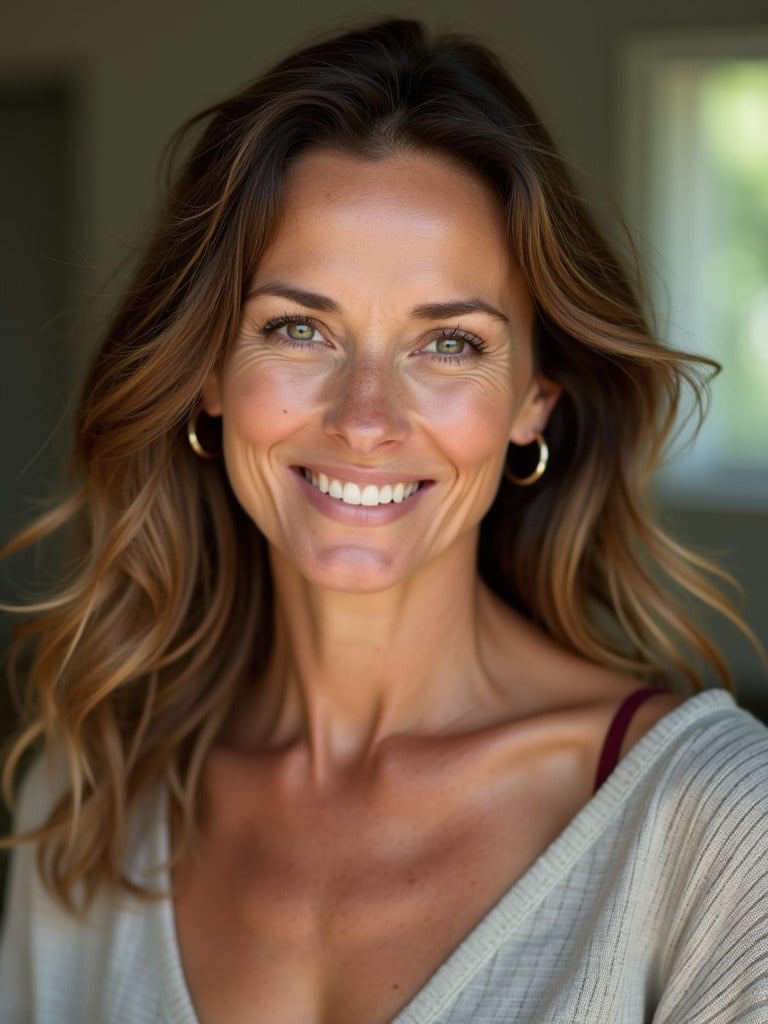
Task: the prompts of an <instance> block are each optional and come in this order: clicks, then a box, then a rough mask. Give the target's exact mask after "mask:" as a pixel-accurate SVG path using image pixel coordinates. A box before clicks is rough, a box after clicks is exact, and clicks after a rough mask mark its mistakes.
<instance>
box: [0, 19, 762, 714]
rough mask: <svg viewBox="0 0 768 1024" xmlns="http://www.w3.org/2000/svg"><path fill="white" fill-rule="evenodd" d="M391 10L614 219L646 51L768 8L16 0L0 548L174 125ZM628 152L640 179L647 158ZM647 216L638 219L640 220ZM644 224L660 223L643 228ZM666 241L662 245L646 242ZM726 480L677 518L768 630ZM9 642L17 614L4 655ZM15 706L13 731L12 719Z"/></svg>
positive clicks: (0, 184)
mask: <svg viewBox="0 0 768 1024" xmlns="http://www.w3.org/2000/svg"><path fill="white" fill-rule="evenodd" d="M383 14H388V15H389V14H392V15H406V16H416V17H420V18H422V19H423V20H425V21H426V22H427V23H428V24H429V25H430V26H432V27H433V28H438V29H455V30H461V31H467V32H470V33H472V34H474V35H475V36H477V37H479V38H480V39H481V40H483V41H485V42H487V43H489V44H491V45H492V46H493V47H494V48H496V50H497V51H498V52H499V53H500V54H501V56H502V57H503V58H504V59H505V60H506V61H507V63H508V64H509V66H510V67H511V69H512V70H513V73H514V74H515V75H516V77H517V79H518V81H519V82H520V84H521V85H522V87H523V89H524V90H525V91H527V92H528V94H529V95H530V97H531V98H532V100H533V101H534V104H535V105H536V106H537V107H538V108H539V110H540V112H541V114H542V116H543V118H544V120H545V121H546V122H547V123H548V125H549V126H550V128H551V130H552V132H553V134H554V136H555V138H556V140H557V141H558V142H559V143H560V145H561V147H562V148H563V150H564V151H565V153H566V154H567V155H568V157H569V158H570V160H571V162H572V164H573V165H574V167H575V169H576V173H577V175H578V178H579V180H580V182H581V183H582V185H583V187H584V188H585V189H586V191H587V192H588V194H589V196H590V197H591V199H592V201H593V203H594V206H595V210H596V212H597V215H598V217H600V218H603V219H609V218H610V217H611V216H612V215H613V208H614V205H615V204H617V203H618V204H621V203H622V201H623V197H626V196H627V195H628V193H627V189H626V181H627V174H628V171H627V166H626V164H627V153H628V152H630V151H631V148H632V147H631V142H632V139H633V138H635V137H638V138H639V136H638V135H637V132H639V130H640V125H639V123H638V125H637V126H636V125H635V123H634V117H635V114H634V112H633V110H634V108H632V106H631V105H628V103H627V101H626V88H625V86H626V55H627V53H628V52H631V51H632V47H633V45H634V44H635V43H636V42H637V41H638V40H640V41H641V42H642V40H644V39H653V38H657V37H660V38H662V39H672V40H675V39H685V38H687V36H688V35H690V34H692V33H693V34H698V36H702V35H703V36H704V37H706V38H707V39H709V40H710V42H711V43H713V45H714V48H715V50H717V45H718V40H719V39H721V38H722V39H725V38H730V37H734V36H735V37H737V38H752V39H753V40H754V39H763V40H765V39H766V38H767V37H768V35H767V33H766V30H767V29H768V14H767V13H766V8H765V3H764V0H728V2H727V3H726V2H724V0H622V2H621V3H617V2H616V0H582V2H581V3H565V2H558V0H536V2H530V0H504V2H500V0H497V2H495V0H474V2H473V3H472V4H466V3H464V2H459V0H411V2H410V3H408V4H405V3H402V2H400V3H397V2H392V3H390V4H388V5H387V6H386V7H385V8H382V6H381V3H380V2H376V3H375V4H374V3H370V2H359V3H356V4H351V3H348V2H346V0H321V2H315V3H312V4H310V3H308V2H307V0H282V2H281V3H269V4H267V3H264V2H261V3H259V2H255V3H254V2H251V3H245V2H244V0H217V3H216V4H213V3H196V2H195V0H184V2H182V0H132V3H130V4H124V3H121V4H118V3H114V2H112V0H69V2H68V3H67V4H61V3H60V2H58V0H24V2H23V3H22V2H21V0H15V2H12V4H11V6H10V7H8V6H7V5H6V7H5V10H4V12H3V16H2V31H0V146H2V150H3V157H2V161H0V202H1V203H2V221H1V223H2V235H0V255H1V258H2V305H0V389H1V390H0V437H2V441H3V443H2V444H0V481H1V484H0V486H2V489H3V491H2V493H3V500H2V507H1V508H0V539H7V537H8V536H9V535H10V534H11V532H12V531H13V530H14V529H15V528H16V527H17V526H18V525H19V524H20V523H21V522H22V521H24V519H25V518H27V517H28V516H29V514H30V512H31V511H32V510H33V509H34V508H35V507H36V503H39V500H40V497H41V495H42V494H44V493H46V492H47V491H49V490H50V487H51V484H52V483H53V482H55V481H56V480H58V479H60V478H61V476H62V467H63V465H64V461H65V458H66V455H65V453H66V451H67V448H68V442H69V434H68V419H67V417H68V410H69V408H70V407H71V402H72V396H73V394H74V393H75V392H76V388H77V380H78V377H79V374H80V373H81V370H82V366H83V363H84V360H85V358H86V357H87V354H88V352H89V350H90V349H91V347H92V345H93V344H94V341H95V339H96V336H97V334H98V330H99V327H100V325H101V324H102V322H103V320H104V317H105V315H106V313H107V311H108V310H109V308H110V306H111V304H112V301H113V297H114V295H115V294H117V292H118V291H119V286H120V280H121V273H122V271H121V270H120V269H119V268H120V267H121V266H123V265H124V264H125V261H126V260H128V259H129V258H130V255H131V253H132V252H133V251H134V249H135V247H136V246H137V245H138V244H139V243H140V242H141V240H142V238H143V237H144V235H145V232H146V229H147V226H148V224H149V222H150V220H151V216H152V211H153V209H154V208H155V205H156V201H157V198H158V196H159V194H160V191H161V179H160V176H159V174H158V171H157V168H158V165H159V162H160V158H161V154H162V151H163V147H164V145H165V143H166V141H167V140H168V138H169V136H170V134H171V133H172V131H173V130H174V129H175V128H176V127H177V125H178V124H179V123H180V122H181V121H182V120H183V119H184V118H186V117H188V116H189V115H191V114H193V113H194V112H196V111H197V110H198V109H199V108H201V107H202V106H204V105H206V104H208V103H210V102H212V101H213V100H215V99H217V98H219V97H221V96H222V95H224V94H226V93H227V92H229V91H230V90H232V89H234V88H235V87H237V86H239V85H240V84H242V83H244V82H245V81H247V80H248V79H250V78H251V77H253V76H254V75H255V74H257V73H258V72H259V71H260V70H261V69H263V68H265V67H266V66H267V65H269V64H270V63H271V62H273V61H274V60H275V59H276V58H278V57H279V56H280V55H282V54H283V53H284V52H286V51H288V50H290V49H292V48H294V47H295V46H296V45H297V44H300V43H303V42H306V41H308V40H311V39H312V38H314V37H315V36H316V35H318V34H319V33H328V32H331V31H334V30H336V29H341V28H343V27H345V26H347V25H350V24H354V23H359V22H361V21H365V20H369V19H371V18H373V17H377V16H380V15H383ZM763 56H764V58H765V59H766V60H768V53H764V54H763ZM636 127H637V132H636V130H635V129H636ZM766 134H767V135H768V133H766ZM628 138H629V140H630V147H629V150H628V148H627V145H626V140H627V139H628ZM636 149H637V147H635V150H636ZM631 159H632V160H633V161H634V163H635V165H636V166H635V168H634V169H635V171H636V172H637V173H638V174H640V176H641V178H642V177H643V175H644V171H643V167H644V164H643V160H644V156H643V154H642V152H641V153H640V155H639V156H637V155H636V157H635V158H631ZM630 170H632V168H630ZM631 212H632V211H631ZM638 216H639V217H640V219H641V220H642V211H641V212H640V214H638ZM630 219H631V218H630ZM636 226H637V227H639V228H640V229H641V231H643V232H645V231H646V230H647V225H646V224H645V223H640V224H637V225H636ZM654 246H655V243H654V241H653V239H651V245H650V246H648V247H647V248H646V252H647V253H651V254H652V253H653V252H654ZM652 262H653V259H652V258H651V263H652ZM667 269H668V268H664V267H661V268H660V267H658V266H657V267H655V268H654V267H651V273H652V274H654V273H655V274H657V276H660V277H662V278H663V277H664V276H665V274H666V271H667ZM695 340H696V339H695V338H693V339H692V345H693V346H694V347H695ZM726 362H727V360H726ZM726 371H727V367H726ZM716 400H717V395H716ZM759 471H760V470H759V468H758V469H757V470H756V472H759ZM715 483H716V482H715ZM717 490H718V488H717V486H714V487H713V488H710V493H709V494H708V496H707V497H706V498H703V497H702V496H701V494H700V493H693V492H690V493H688V494H686V492H685V490H683V491H679V490H678V491H676V492H674V493H673V494H671V495H670V494H667V495H666V496H665V497H662V499H661V501H662V505H663V513H664V516H665V518H666V519H667V520H668V521H670V522H671V524H672V525H673V526H674V527H675V528H676V529H677V530H678V533H679V534H680V535H681V536H682V537H683V538H684V539H685V540H686V541H688V542H689V543H690V544H692V545H693V546H694V547H695V548H697V549H698V550H700V551H703V552H705V553H710V554H715V555H717V556H718V557H720V558H721V560H722V561H723V563H724V564H725V565H726V566H727V567H729V568H730V569H732V570H733V571H734V572H735V573H736V575H737V576H738V577H739V578H740V579H741V581H742V582H743V584H744V586H745V588H746V592H747V596H748V603H747V605H746V613H747V617H748V619H749V621H750V622H751V623H752V625H753V627H754V628H755V629H756V631H757V632H758V633H760V634H761V635H762V637H763V639H764V640H765V639H766V632H767V630H766V624H767V623H768V579H767V578H766V577H767V575H768V574H766V566H767V565H768V558H767V557H766V556H767V555H768V542H767V539H766V534H767V533H768V530H767V528H766V522H767V519H766V508H765V507H764V505H763V504H761V502H760V501H757V502H755V501H745V502H744V503H740V502H739V497H738V494H737V495H736V496H735V500H734V496H733V495H729V496H728V500H727V501H726V500H724V501H720V500H718V494H717ZM721 496H723V495H722V494H721ZM46 563H47V559H46V557H45V555H43V556H38V557H37V559H36V560H33V559H31V558H27V559H26V561H25V560H23V559H22V560H17V561H16V562H14V563H13V564H12V565H11V567H10V570H9V569H8V568H7V567H6V568H5V569H3V570H2V571H1V574H0V586H1V587H2V593H3V596H7V595H9V594H11V593H12V592H18V590H17V588H18V583H12V582H11V577H13V579H14V580H17V581H18V580H19V579H25V578H26V579H36V580H39V579H41V578H45V574H46V572H47V564H46ZM15 588H16V589H15ZM708 628H709V626H708ZM711 628H712V629H715V626H714V625H713V626H712V627H711ZM718 628H720V630H721V631H720V632H719V633H717V636H718V638H719V639H721V640H723V641H724V642H725V643H726V647H727V653H728V655H729V657H730V659H731V661H732V664H733V666H734V669H735V672H736V676H737V679H738V685H739V692H740V695H741V697H742V700H743V701H744V702H745V703H747V704H749V705H751V706H753V707H756V708H758V710H760V711H762V712H763V713H765V711H766V709H767V708H768V704H767V703H766V693H767V692H768V691H767V690H766V683H765V678H764V675H763V672H762V670H761V668H760V665H759V662H758V659H757V658H756V657H755V655H754V653H752V652H751V651H750V649H749V647H748V645H746V644H745V643H743V642H741V641H739V640H738V638H736V639H733V638H732V637H730V636H729V635H728V630H727V629H726V630H725V631H723V630H722V628H721V627H718ZM8 636H9V633H8V622H7V619H6V620H5V621H4V623H3V632H2V634H0V643H2V646H3V647H5V646H6V644H7V641H8ZM0 713H1V714H2V715H3V717H4V720H5V722H6V723H7V722H8V721H9V712H8V710H7V709H4V710H1V711H0Z"/></svg>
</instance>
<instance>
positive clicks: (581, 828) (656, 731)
mask: <svg viewBox="0 0 768 1024" xmlns="http://www.w3.org/2000/svg"><path fill="white" fill-rule="evenodd" d="M727 706H730V707H736V704H735V701H734V700H733V698H732V696H731V695H730V694H729V693H728V692H727V691H725V690H708V691H705V692H703V693H699V694H696V695H695V696H693V697H691V698H689V699H688V700H686V701H685V702H684V703H682V704H680V705H679V706H678V707H677V708H674V709H673V710H672V711H670V712H668V713H667V714H666V715H664V716H663V717H662V718H661V719H659V721H658V722H656V723H655V725H653V726H652V727H651V728H650V729H649V730H648V732H646V733H645V735H644V736H642V737H641V738H640V739H639V740H638V742H637V743H636V744H635V745H634V746H633V747H632V749H631V750H630V751H629V752H628V753H627V754H626V756H625V757H623V758H622V760H621V761H620V762H619V764H618V765H617V766H616V768H615V769H614V770H613V772H612V773H611V775H610V776H609V777H608V778H607V779H606V781H605V782H604V783H603V785H602V786H601V787H600V788H599V789H598V790H597V792H596V793H594V794H593V795H592V796H591V797H590V799H589V800H588V801H587V802H586V803H585V804H584V806H583V807H582V808H581V809H580V810H579V811H577V813H576V814H575V815H574V817H573V818H572V819H571V820H570V822H569V823H568V824H567V825H566V826H565V828H564V829H563V830H562V832H560V834H559V835H558V836H557V837H556V838H555V839H554V840H553V841H552V842H551V843H550V844H549V845H548V846H547V847H546V848H545V849H544V850H543V851H542V852H541V853H540V854H539V856H538V857H537V858H536V860H535V861H534V862H533V864H531V866H530V867H529V868H528V869H527V870H526V871H525V872H523V874H522V875H521V876H520V878H518V879H517V881H515V882H513V884H512V885H511V886H510V887H509V888H508V889H507V890H506V891H505V892H504V893H503V894H502V896H501V897H500V898H499V900H498V901H497V902H496V904H495V905H494V906H493V907H492V908H491V909H490V910H489V911H488V912H487V913H486V914H484V916H483V917H482V918H480V920H479V921H478V922H477V924H475V925H474V926H473V928H472V929H471V930H470V931H469V932H468V933H467V935H466V936H465V937H464V938H463V939H462V940H461V941H460V942H459V944H458V945H457V946H456V948H455V949H454V950H453V951H452V952H451V953H450V954H449V955H448V957H447V958H446V959H445V960H444V961H443V963H442V964H441V966H440V967H438V969H437V970H436V971H435V972H434V973H433V974H431V975H430V976H429V978H427V979H426V981H425V982H424V984H423V985H422V986H421V988H419V989H418V990H417V991H416V992H415V993H414V994H413V996H412V997H411V998H410V999H409V1001H408V1002H407V1003H406V1005H405V1006H404V1007H403V1008H402V1009H401V1010H400V1011H399V1013H398V1014H397V1015H396V1016H395V1017H394V1018H393V1020H392V1022H391V1024H430V1022H432V1021H434V1020H435V1016H436V1014H437V1013H439V1012H440V1010H441V1009H442V1008H443V1007H444V1006H445V1005H446V1003H447V1002H448V1001H449V1000H450V999H451V998H452V997H453V996H454V995H455V994H456V993H457V992H458V991H459V990H460V989H462V988H463V987H464V986H465V985H466V984H467V982H468V980H469V978H470V977H471V975H472V974H473V973H475V971H477V970H479V969H480V968H481V967H482V966H483V964H484V963H486V962H487V960H488V958H489V957H490V956H492V955H493V954H494V953H495V951H496V950H497V949H498V948H499V946H500V945H501V944H502V942H503V941H504V940H505V939H506V938H508V937H509V936H510V935H512V934H513V933H514V932H515V931H516V930H517V929H518V928H520V926H521V925H522V924H523V923H524V922H525V920H526V919H527V918H528V916H529V915H530V914H531V913H532V912H533V911H534V910H535V908H536V907H537V906H538V905H539V904H540V903H541V901H542V900H543V899H544V898H545V897H546V895H547V893H548V892H549V891H550V890H551V889H552V888H553V887H554V886H555V885H557V884H558V883H559V882H560V881H561V880H562V878H563V877H564V876H565V875H566V874H567V872H568V871H569V870H570V869H571V868H572V867H573V866H574V865H575V864H576V863H577V862H578V861H579V859H580V858H581V857H582V856H583V855H584V853H585V852H586V851H587V850H588V849H589V848H590V847H591V845H592V844H593V842H594V841H595V839H596V838H597V837H598V836H599V835H600V834H601V833H602V832H603V830H604V828H605V826H606V824H607V822H608V821H609V820H610V819H611V818H612V817H613V816H614V815H615V814H616V813H618V812H619V811H620V810H621V808H622V807H623V806H624V804H625V803H626V801H627V800H628V799H629V798H630V796H631V795H632V792H633V791H634V789H635V788H636V786H637V785H639V784H640V782H641V781H642V779H643V777H644V775H645V774H646V773H647V772H648V771H649V770H650V769H651V768H652V767H653V765H654V764H655V762H656V760H657V759H658V757H659V756H660V755H661V754H663V752H664V751H665V750H666V749H667V748H668V747H669V745H670V744H671V742H672V741H673V740H674V739H675V738H676V737H677V736H678V735H679V734H680V733H681V732H682V731H683V730H684V729H685V728H686V727H687V726H688V725H689V724H690V722H691V721H692V720H694V719H696V718H698V717H699V716H701V715H703V714H705V713H707V712H708V711H710V710H717V709H719V708H721V707H727ZM164 810H165V803H163V812H164ZM161 826H162V827H160V828H159V829H158V830H157V834H156V843H157V850H156V853H157V856H158V862H159V863H164V864H167V863H168V860H169V855H170V835H169V822H168V815H167V814H166V813H163V814H162V819H161ZM163 882H164V885H167V887H168V889H167V891H169V892H170V877H169V875H168V873H167V872H166V873H165V874H164V877H163ZM158 912H159V915H160V921H159V925H160V938H159V943H160V947H161V948H160V949H159V950H158V954H159V955H158V963H159V966H160V969H161V974H162V982H161V983H162V988H163V1001H164V1008H165V1009H166V1011H167V1014H168V1015H167V1017H166V1018H165V1019H166V1020H168V1021H169V1022H172V1024H200V1022H199V1020H198V1018H197V1015H196V1013H195V1009H194V1005H193V1003H192V997H191V995H190V992H189V988H188V986H187V983H186V979H185V977H184V970H183V966H182V962H181V952H180V948H179V942H178V936H177V932H176V921H175V915H174V907H173V900H172V899H171V898H168V899H164V900H162V902H160V903H159V904H158Z"/></svg>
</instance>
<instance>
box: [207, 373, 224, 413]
mask: <svg viewBox="0 0 768 1024" xmlns="http://www.w3.org/2000/svg"><path fill="white" fill-rule="evenodd" d="M202 405H203V409H204V410H205V412H206V413H207V414H208V415H209V416H221V414H222V412H223V408H222V402H221V383H220V381H219V375H218V373H214V374H212V375H211V376H210V377H209V378H208V380H207V381H206V382H205V384H204V385H203V392H202Z"/></svg>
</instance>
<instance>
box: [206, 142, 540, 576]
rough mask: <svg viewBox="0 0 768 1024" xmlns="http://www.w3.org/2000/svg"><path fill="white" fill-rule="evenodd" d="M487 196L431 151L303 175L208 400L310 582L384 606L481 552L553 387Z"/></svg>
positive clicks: (337, 161) (494, 204) (261, 522)
mask: <svg viewBox="0 0 768 1024" xmlns="http://www.w3.org/2000/svg"><path fill="white" fill-rule="evenodd" d="M502 224H503V220H502V213H501V209H500V206H499V204H498V201H497V200H496V198H495V197H494V195H493V194H492V192H491V191H490V189H489V188H488V187H487V186H486V185H485V184H484V183H483V182H482V181H480V180H479V179H478V178H476V177H475V176H474V175H473V174H471V172H469V171H467V170H464V169H463V167H461V166H459V165H458V164H454V163H452V162H450V161H449V160H445V159H440V158H436V157H434V156H431V155H427V154H423V153H416V154H413V153H412V154H408V155H405V154H403V155H398V156H392V157H387V158H385V159H381V160H365V159H361V158H358V157H355V156H350V155H347V154H342V153H338V152H331V151H316V152H312V153H309V154H307V155H305V156H304V157H302V158H301V159H300V160H299V161H298V162H297V163H296V164H295V165H294V167H293V168H292V170H291V171H290V173H289V176H288V179H287V185H286V192H285V205H284V213H283V216H282V219H281V221H280V223H279V225H278V230H277V233H276V236H275V238H274V240H273V242H272V244H271V246H270V248H269V250H268V251H267V253H266V254H265V256H264V258H263V260H262V261H261V265H260V267H259V269H258V272H257V273H256V276H255V277H254V279H253V282H252V285H251V288H250V294H249V297H248V300H247V302H246V305H245V309H244V314H243V319H242V324H241V327H240V332H239V337H238V339H237V342H236V344H235V345H234V347H233V350H232V352H231V354H230V355H229V358H228V360H227V362H226V364H225V365H224V367H223V369H222V371H221V373H220V374H218V375H216V376H215V377H214V378H212V379H211V380H210V381H209V382H208V384H207V386H206V388H205V391H204V404H205V408H206V410H207V411H208V413H209V414H211V415H222V416H223V437H224V458H225V460H226V468H227V473H228V476H229V480H230V482H231V485H232V488H233V490H234V492H235V494H236V495H237V497H238V499H239V501H240V502H241V504H242V505H243V507H244V509H245V510H246V512H247V513H248V514H249V515H250V516H251V518H252V519H253V520H254V522H255V523H256V524H257V525H258V527H259V528H260V530H261V531H262V532H263V533H264V535H265V537H266V538H267V541H268V542H269V544H270V545H273V546H274V547H275V548H276V549H278V551H279V552H280V553H281V554H282V555H283V556H284V558H285V559H287V560H288V561H289V562H290V563H292V564H293V565H294V566H295V567H296V569H297V570H298V572H299V573H300V574H301V575H302V576H304V577H305V578H306V579H308V580H309V581H311V582H313V583H315V584H317V585H319V586H322V587H325V588H330V589H334V590H342V591H352V592H372V591H377V590H383V589H386V588H388V587H391V586H394V585H396V584H397V583H399V582H405V581H406V580H408V579H409V578H411V577H412V576H413V575H414V574H416V573H418V572H419V571H420V570H421V569H423V567H424V566H426V565H427V564H428V563H434V560H435V559H439V558H441V557H446V556H449V554H450V553H453V554H456V553H457V552H458V550H459V547H457V546H468V547H471V548H472V549H474V545H475V543H476V539H477V531H478V526H479V523H480V520H481V519H482V517H483V515H484V514H485V512H486V511H487V509H488V507H489V506H490V504H491V502H492V500H493V497H494V495H495V493H496V489H497V486H498V482H499V477H500V474H501V472H502V469H503V463H504V458H505V452H506V448H507V444H508V442H509V441H510V440H512V441H514V442H516V443H518V444H527V443H528V442H530V441H531V439H532V431H534V430H537V429H538V430H541V429H543V427H544V425H545V422H546V419H547V416H548V414H549V412H550V410H551V407H552V406H553V405H554V402H555V400H556V398H557V394H558V388H557V386H556V385H554V384H552V383H551V382H548V381H543V380H541V379H539V378H538V377H537V375H536V373H535V371H534V365H533V358H532V346H531V334H532V324H533V307H532V304H531V300H530V297H529V295H528V292H527V289H526V286H525V284H524V282H523V279H522V275H521V273H520V270H519V268H518V267H517V266H516V264H515V262H514V260H513V259H512V257H511V256H510V254H509V252H508V248H507V245H506V243H505V239H504V233H503V228H502Z"/></svg>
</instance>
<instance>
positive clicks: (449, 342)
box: [435, 337, 467, 356]
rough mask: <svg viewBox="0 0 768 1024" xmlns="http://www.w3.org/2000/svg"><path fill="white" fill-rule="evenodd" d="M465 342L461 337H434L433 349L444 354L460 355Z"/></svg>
mask: <svg viewBox="0 0 768 1024" xmlns="http://www.w3.org/2000/svg"><path fill="white" fill-rule="evenodd" d="M466 344H467V343H466V341H464V339H463V338H454V337H448V338H436V339H435V351H436V352H439V353H440V354H441V355H444V356H460V355H462V353H463V352H464V348H465V347H466Z"/></svg>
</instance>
